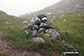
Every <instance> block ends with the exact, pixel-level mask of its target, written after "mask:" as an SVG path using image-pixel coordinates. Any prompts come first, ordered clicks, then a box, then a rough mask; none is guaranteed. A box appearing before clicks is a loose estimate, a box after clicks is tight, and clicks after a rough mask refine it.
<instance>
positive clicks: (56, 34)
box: [47, 29, 60, 39]
mask: <svg viewBox="0 0 84 56" xmlns="http://www.w3.org/2000/svg"><path fill="white" fill-rule="evenodd" d="M47 32H48V33H49V34H50V37H51V38H56V39H59V38H60V34H59V33H58V32H56V30H55V29H48V31H47Z"/></svg>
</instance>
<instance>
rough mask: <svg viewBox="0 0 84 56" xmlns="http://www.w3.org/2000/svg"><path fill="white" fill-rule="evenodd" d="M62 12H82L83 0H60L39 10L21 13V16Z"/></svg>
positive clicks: (83, 10)
mask: <svg viewBox="0 0 84 56" xmlns="http://www.w3.org/2000/svg"><path fill="white" fill-rule="evenodd" d="M63 12H84V0H62V1H60V2H58V3H56V4H53V5H51V6H49V7H46V8H44V9H42V10H40V11H37V12H33V13H30V14H25V15H21V16H20V17H22V18H24V17H25V18H29V16H30V15H31V16H33V15H34V14H56V13H63Z"/></svg>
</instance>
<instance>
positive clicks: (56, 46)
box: [3, 12, 84, 56]
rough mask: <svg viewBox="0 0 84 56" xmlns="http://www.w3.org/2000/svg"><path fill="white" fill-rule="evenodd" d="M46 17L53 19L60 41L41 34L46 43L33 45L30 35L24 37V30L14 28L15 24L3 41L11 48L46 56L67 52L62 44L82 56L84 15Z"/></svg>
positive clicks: (69, 14) (65, 14)
mask: <svg viewBox="0 0 84 56" xmlns="http://www.w3.org/2000/svg"><path fill="white" fill-rule="evenodd" d="M62 15H63V16H62ZM48 17H49V18H51V17H55V18H54V20H53V22H52V24H53V26H54V27H55V29H56V30H57V31H58V32H59V33H60V34H61V37H62V39H60V40H56V39H50V38H48V37H47V36H45V35H44V34H43V35H41V37H42V38H43V39H44V40H45V41H46V43H34V42H32V39H31V38H33V37H32V34H31V33H30V34H28V35H26V34H25V33H24V30H25V29H26V28H19V27H16V25H17V24H15V25H14V26H15V27H16V28H12V29H10V30H8V32H6V33H4V34H3V39H7V40H8V41H9V43H10V46H11V47H12V48H16V49H18V50H28V51H39V52H41V53H42V54H45V55H46V56H56V55H57V54H58V55H60V56H62V55H61V53H62V52H64V51H67V49H65V48H64V44H67V43H68V44H71V45H73V46H74V47H75V48H76V49H77V50H78V51H79V52H80V56H82V55H83V53H84V49H83V47H84V45H83V43H84V29H83V28H84V23H83V22H84V19H83V18H84V13H82V12H80V13H78V12H77V13H62V14H54V15H48ZM18 26H19V25H18ZM21 26H23V25H21Z"/></svg>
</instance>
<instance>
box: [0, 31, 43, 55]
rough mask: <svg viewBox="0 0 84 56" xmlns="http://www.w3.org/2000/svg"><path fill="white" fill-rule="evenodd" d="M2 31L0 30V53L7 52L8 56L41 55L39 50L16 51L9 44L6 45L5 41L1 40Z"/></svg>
mask: <svg viewBox="0 0 84 56" xmlns="http://www.w3.org/2000/svg"><path fill="white" fill-rule="evenodd" d="M2 34H3V32H0V54H7V55H8V56H43V55H41V54H40V53H39V52H33V51H31V52H28V51H25V50H24V51H22V52H21V51H18V50H15V49H12V48H11V47H10V46H8V43H7V41H5V40H2V39H1V37H2Z"/></svg>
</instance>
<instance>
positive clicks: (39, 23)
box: [25, 15, 60, 42]
mask: <svg viewBox="0 0 84 56" xmlns="http://www.w3.org/2000/svg"><path fill="white" fill-rule="evenodd" d="M30 31H31V32H32V35H33V37H35V38H36V39H38V41H39V40H42V41H43V39H42V38H41V37H40V38H37V37H38V36H39V35H40V34H45V35H46V36H48V37H50V38H56V39H58V38H60V34H59V33H58V32H57V31H56V30H55V29H54V27H53V26H52V24H51V22H50V21H49V19H48V18H47V16H45V15H38V16H36V17H35V18H32V20H31V22H30V24H29V26H28V30H26V31H25V32H26V33H27V34H28V33H29V32H30ZM35 38H34V39H33V40H36V39H35ZM43 42H45V41H43Z"/></svg>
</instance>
